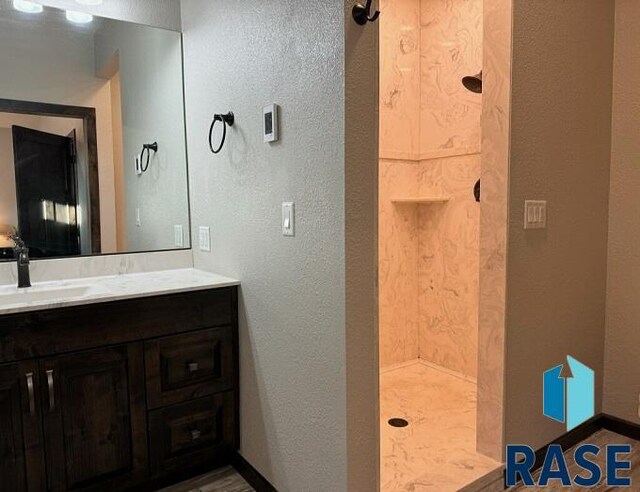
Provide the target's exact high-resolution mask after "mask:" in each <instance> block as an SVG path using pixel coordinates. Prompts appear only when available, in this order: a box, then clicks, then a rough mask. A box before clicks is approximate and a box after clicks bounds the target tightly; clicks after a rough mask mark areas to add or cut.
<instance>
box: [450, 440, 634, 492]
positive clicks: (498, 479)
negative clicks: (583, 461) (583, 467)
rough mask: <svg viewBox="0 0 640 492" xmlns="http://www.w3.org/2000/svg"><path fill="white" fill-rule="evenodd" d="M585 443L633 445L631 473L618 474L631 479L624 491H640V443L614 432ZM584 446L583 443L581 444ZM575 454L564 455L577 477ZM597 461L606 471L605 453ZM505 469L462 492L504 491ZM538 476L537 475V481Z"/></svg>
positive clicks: (602, 488)
mask: <svg viewBox="0 0 640 492" xmlns="http://www.w3.org/2000/svg"><path fill="white" fill-rule="evenodd" d="M584 443H589V444H595V445H596V446H600V447H604V446H606V445H607V444H630V445H631V456H630V459H631V471H630V472H629V473H627V472H623V471H620V472H618V473H619V475H620V476H628V477H631V483H632V486H631V488H630V489H629V488H627V489H624V490H640V442H638V441H636V440H634V439H630V438H628V437H625V436H621V435H619V434H615V433H613V432H610V431H607V430H600V431H598V432H596V433H595V434H594V435H592V436H591V437H589V438H588V439H586V440H585V441H584ZM581 444H582V443H581ZM573 453H574V448H571V449H568V450H567V451H566V452H565V453H564V454H565V456H566V457H567V463H568V464H569V473H570V475H571V476H575V475H576V473H578V472H579V470H578V468H577V467H576V465H575V464H574V463H573ZM595 461H597V462H598V464H599V465H600V467H601V468H602V469H604V453H600V455H599V456H598V459H596V460H595ZM503 470H504V469H503V468H502V469H500V470H497V471H496V472H492V473H490V474H489V475H487V476H485V477H483V478H481V479H480V480H477V481H476V482H474V483H473V484H471V485H469V486H467V487H465V488H463V489H461V492H497V491H502V490H504V481H503V480H504V478H503ZM537 477H538V474H536V475H535V478H536V479H537ZM509 490H510V491H514V492H515V491H525V490H526V491H527V492H533V491H541V490H545V491H549V490H551V491H556V490H557V491H559V490H585V489H584V488H578V487H571V488H567V487H565V488H562V486H560V485H558V484H557V481H553V482H549V486H547V487H544V488H540V487H524V486H519V487H515V488H511V489H509ZM589 490H591V491H596V492H604V491H609V490H618V488H617V487H607V486H606V485H605V484H604V483H603V484H601V485H599V486H597V487H592V488H590V489H589Z"/></svg>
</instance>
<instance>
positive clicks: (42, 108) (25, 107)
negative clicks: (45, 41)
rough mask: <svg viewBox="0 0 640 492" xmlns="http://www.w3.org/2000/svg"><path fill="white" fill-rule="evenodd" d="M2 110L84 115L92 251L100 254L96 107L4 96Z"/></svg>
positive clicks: (48, 114) (0, 101) (1, 104)
mask: <svg viewBox="0 0 640 492" xmlns="http://www.w3.org/2000/svg"><path fill="white" fill-rule="evenodd" d="M0 113H16V114H28V115H34V116H53V117H58V118H73V119H80V120H82V121H83V124H84V133H85V136H86V139H87V161H88V162H87V164H88V168H89V202H90V210H89V215H90V225H91V253H92V254H94V255H95V254H100V253H101V252H102V246H101V235H100V177H99V171H98V137H97V131H96V110H95V108H87V107H83V106H66V105H63V104H48V103H40V102H31V101H16V100H13V99H0Z"/></svg>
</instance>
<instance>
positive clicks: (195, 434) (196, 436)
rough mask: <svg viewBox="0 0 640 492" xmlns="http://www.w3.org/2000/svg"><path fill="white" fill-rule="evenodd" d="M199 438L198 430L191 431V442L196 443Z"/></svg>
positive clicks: (200, 433) (200, 434)
mask: <svg viewBox="0 0 640 492" xmlns="http://www.w3.org/2000/svg"><path fill="white" fill-rule="evenodd" d="M201 437H202V432H200V431H199V430H198V429H193V430H192V431H191V440H192V441H197V440H198V439H200V438H201Z"/></svg>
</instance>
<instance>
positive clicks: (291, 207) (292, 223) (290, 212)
mask: <svg viewBox="0 0 640 492" xmlns="http://www.w3.org/2000/svg"><path fill="white" fill-rule="evenodd" d="M282 235H283V236H287V237H293V236H295V235H296V211H295V204H294V203H293V202H284V203H283V204H282Z"/></svg>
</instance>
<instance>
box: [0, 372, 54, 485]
mask: <svg viewBox="0 0 640 492" xmlns="http://www.w3.org/2000/svg"><path fill="white" fill-rule="evenodd" d="M37 376H38V374H37V364H36V363H35V362H25V363H20V364H10V365H4V366H0V488H1V489H2V490H11V491H15V492H21V491H28V490H29V491H39V490H44V488H45V480H44V470H45V468H44V456H43V448H42V439H41V437H42V433H41V427H40V415H41V413H40V401H39V395H38V392H37V387H38V386H37V385H38V380H37Z"/></svg>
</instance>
